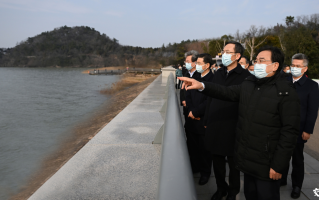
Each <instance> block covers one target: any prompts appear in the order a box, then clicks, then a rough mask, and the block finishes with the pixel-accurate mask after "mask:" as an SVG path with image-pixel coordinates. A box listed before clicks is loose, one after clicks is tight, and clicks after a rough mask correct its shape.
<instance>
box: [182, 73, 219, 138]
mask: <svg viewBox="0 0 319 200" xmlns="http://www.w3.org/2000/svg"><path fill="white" fill-rule="evenodd" d="M213 77H214V74H213V73H212V72H211V71H210V70H209V72H208V73H207V74H206V75H205V76H204V77H201V75H200V78H199V79H198V81H200V82H203V81H206V82H211V81H212V80H213ZM207 98H208V97H207V96H206V95H204V94H203V93H201V92H199V91H198V90H188V91H185V99H186V105H187V112H188V113H187V116H186V117H187V120H186V124H185V129H186V130H187V131H190V132H192V133H194V134H201V135H204V134H205V128H204V123H203V121H204V115H205V110H206V104H207V102H206V101H207ZM191 111H192V114H193V116H194V117H195V118H200V120H195V119H192V118H190V117H188V114H189V113H190V112H191Z"/></svg>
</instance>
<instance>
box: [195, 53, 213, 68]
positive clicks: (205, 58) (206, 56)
mask: <svg viewBox="0 0 319 200" xmlns="http://www.w3.org/2000/svg"><path fill="white" fill-rule="evenodd" d="M198 58H203V61H204V63H205V64H207V63H209V67H211V66H212V65H213V57H212V56H211V55H210V54H208V53H202V54H199V55H198Z"/></svg>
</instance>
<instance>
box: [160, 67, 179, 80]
mask: <svg viewBox="0 0 319 200" xmlns="http://www.w3.org/2000/svg"><path fill="white" fill-rule="evenodd" d="M161 70H162V82H163V83H166V82H167V78H168V76H169V75H170V74H171V73H173V75H174V77H176V69H175V68H174V67H172V66H168V67H163V68H162V69H161ZM174 81H175V82H176V80H175V79H174Z"/></svg>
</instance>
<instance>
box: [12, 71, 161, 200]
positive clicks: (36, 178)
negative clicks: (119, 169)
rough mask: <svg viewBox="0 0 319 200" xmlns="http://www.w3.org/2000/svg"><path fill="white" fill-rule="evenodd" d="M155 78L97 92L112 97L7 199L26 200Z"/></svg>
mask: <svg viewBox="0 0 319 200" xmlns="http://www.w3.org/2000/svg"><path fill="white" fill-rule="evenodd" d="M156 77H157V76H144V77H140V78H138V77H123V78H122V79H120V80H119V81H118V82H116V83H115V84H114V85H113V86H112V89H104V90H101V91H100V92H101V93H102V94H103V93H104V94H106V95H108V94H112V97H111V98H110V99H108V100H107V101H105V102H104V103H103V104H101V105H100V106H99V107H98V109H97V110H95V112H94V114H92V115H91V116H88V118H87V120H84V121H82V122H80V123H79V124H78V125H77V126H75V127H74V128H73V130H72V131H71V134H70V137H68V138H67V139H66V140H65V141H64V142H63V143H62V144H60V146H59V147H58V148H57V150H56V151H55V152H53V153H52V154H50V155H49V156H47V157H46V158H45V159H44V160H43V162H42V164H41V166H40V170H38V171H37V172H36V173H34V174H33V175H31V177H30V178H29V180H28V181H27V183H26V185H25V186H23V187H21V188H20V190H19V191H18V192H17V193H16V194H14V195H12V196H11V197H10V198H9V199H12V200H20V199H28V198H29V197H30V196H31V195H32V194H33V193H34V192H35V191H36V190H37V189H38V188H40V187H41V186H42V185H43V184H44V183H45V182H46V181H47V180H48V179H49V178H50V177H51V176H52V175H54V174H55V173H56V172H57V171H58V170H59V169H60V168H61V167H62V166H63V165H64V164H65V163H66V162H67V161H68V160H70V159H71V158H72V157H73V156H74V155H75V154H76V153H77V152H78V151H79V150H80V149H81V148H82V147H83V146H84V145H85V144H86V143H88V142H89V141H90V140H91V139H92V138H93V137H94V136H95V135H96V134H97V133H98V132H99V131H100V130H101V129H102V128H104V127H105V126H106V125H107V124H108V123H109V122H110V121H111V120H112V119H113V118H114V117H115V116H116V115H117V114H118V113H120V112H121V111H122V110H123V109H124V108H125V107H126V106H127V105H128V104H130V103H131V102H132V101H133V100H134V99H135V98H136V97H137V96H138V95H139V94H140V93H141V92H142V91H143V90H144V89H145V88H146V87H147V86H148V85H149V84H150V83H152V82H153V81H154V80H155V78H156ZM132 80H135V81H132ZM105 90H106V92H105Z"/></svg>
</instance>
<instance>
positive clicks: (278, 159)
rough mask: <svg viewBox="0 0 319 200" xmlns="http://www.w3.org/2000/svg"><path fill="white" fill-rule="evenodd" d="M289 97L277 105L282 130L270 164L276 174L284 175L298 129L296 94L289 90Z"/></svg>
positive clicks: (298, 118) (297, 99)
mask: <svg viewBox="0 0 319 200" xmlns="http://www.w3.org/2000/svg"><path fill="white" fill-rule="evenodd" d="M289 92H290V95H289V96H284V97H283V98H282V100H281V102H280V103H279V107H278V109H279V115H280V118H281V125H282V128H281V130H280V136H279V140H278V143H277V146H276V149H275V152H274V155H273V158H272V160H271V162H270V167H271V168H272V169H273V170H275V171H276V172H277V173H281V174H282V173H284V172H285V170H286V168H287V167H288V165H289V160H290V158H291V156H292V153H293V150H294V148H295V145H296V143H297V138H298V135H299V129H300V102H299V97H298V95H297V92H296V90H295V89H294V88H290V91H289Z"/></svg>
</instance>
